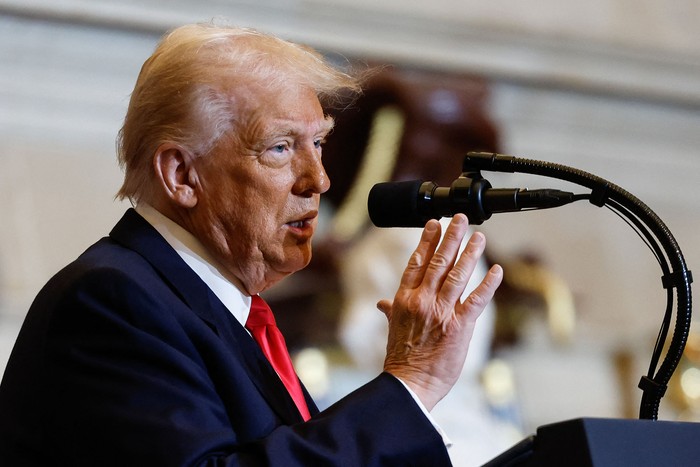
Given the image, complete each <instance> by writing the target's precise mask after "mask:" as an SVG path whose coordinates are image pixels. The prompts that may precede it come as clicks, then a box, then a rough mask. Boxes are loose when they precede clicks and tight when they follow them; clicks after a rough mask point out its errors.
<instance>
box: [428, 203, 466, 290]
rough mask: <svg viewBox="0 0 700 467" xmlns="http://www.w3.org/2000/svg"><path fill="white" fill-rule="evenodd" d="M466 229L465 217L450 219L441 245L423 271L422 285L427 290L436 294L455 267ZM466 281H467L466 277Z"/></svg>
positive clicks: (456, 216) (457, 216)
mask: <svg viewBox="0 0 700 467" xmlns="http://www.w3.org/2000/svg"><path fill="white" fill-rule="evenodd" d="M468 228H469V222H468V221H467V217H466V216H465V215H463V214H456V215H455V216H454V217H453V218H452V221H451V222H450V225H449V226H448V227H447V231H446V232H445V236H444V238H443V239H442V243H440V246H439V247H438V248H437V250H435V253H434V254H433V255H432V257H431V258H430V262H429V263H428V265H427V268H426V271H425V276H424V278H423V285H424V286H425V287H427V288H428V289H429V290H431V291H435V292H438V291H439V290H440V288H441V287H442V285H443V282H444V280H445V278H446V277H447V275H448V273H450V271H451V270H452V269H453V267H454V265H455V260H456V259H457V254H458V253H459V248H460V245H461V244H462V240H463V239H464V235H465V234H466V233H467V229H468ZM467 279H469V277H468V276H467ZM465 286H466V282H465Z"/></svg>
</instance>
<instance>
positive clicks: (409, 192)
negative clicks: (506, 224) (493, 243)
mask: <svg viewBox="0 0 700 467" xmlns="http://www.w3.org/2000/svg"><path fill="white" fill-rule="evenodd" d="M575 200H576V196H575V195H574V194H573V193H569V192H567V191H560V190H554V189H542V190H528V189H526V188H492V187H491V184H490V183H489V182H488V180H485V179H483V178H481V177H480V176H477V177H476V178H469V177H465V176H461V177H459V178H457V179H456V180H455V181H454V182H453V183H452V185H451V186H450V187H439V186H437V185H436V184H435V183H434V182H423V181H421V180H411V181H403V182H384V183H378V184H376V185H374V186H373V187H372V189H371V190H370V192H369V198H368V201H367V208H368V211H369V217H370V219H371V221H372V223H373V224H374V225H376V226H377V227H423V226H425V223H426V222H428V220H430V219H440V218H441V217H451V216H453V215H455V214H457V213H460V212H461V213H464V214H466V215H467V218H468V219H469V223H470V224H472V225H479V224H481V223H483V222H484V221H485V220H486V219H488V218H490V217H491V214H493V213H497V212H517V211H522V210H534V209H545V208H553V207H557V206H563V205H565V204H568V203H571V202H572V201H575Z"/></svg>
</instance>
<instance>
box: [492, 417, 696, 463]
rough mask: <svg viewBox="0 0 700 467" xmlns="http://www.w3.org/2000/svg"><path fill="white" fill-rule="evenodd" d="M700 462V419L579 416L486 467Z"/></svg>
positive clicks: (528, 440) (544, 428) (552, 426)
mask: <svg viewBox="0 0 700 467" xmlns="http://www.w3.org/2000/svg"><path fill="white" fill-rule="evenodd" d="M696 465H700V423H688V422H669V421H655V420H624V419H607V418H578V419H574V420H568V421H564V422H558V423H553V424H549V425H543V426H541V427H539V428H538V429H537V432H536V434H535V435H532V436H530V437H529V438H526V439H524V440H523V441H521V442H520V443H518V444H516V445H515V446H513V447H512V448H511V449H509V450H507V451H505V452H504V453H502V454H501V455H499V456H498V457H496V458H494V459H493V460H491V461H490V462H488V463H486V464H484V466H483V467H516V466H518V467H535V466H537V467H549V466H557V467H561V466H566V467H627V466H634V467H652V466H653V467H681V466H682V467H687V466H696Z"/></svg>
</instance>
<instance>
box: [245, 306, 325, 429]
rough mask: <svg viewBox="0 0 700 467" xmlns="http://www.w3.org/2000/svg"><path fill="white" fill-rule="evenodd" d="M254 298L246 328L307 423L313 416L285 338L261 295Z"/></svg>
mask: <svg viewBox="0 0 700 467" xmlns="http://www.w3.org/2000/svg"><path fill="white" fill-rule="evenodd" d="M252 298H253V303H252V304H251V305H250V314H249V315H248V320H247V321H246V323H245V327H246V329H248V331H250V333H251V334H252V336H253V338H254V339H255V341H256V342H257V343H258V345H259V346H260V348H261V349H262V351H263V353H264V354H265V357H267V359H268V360H269V361H270V363H271V364H272V367H273V368H274V369H275V371H276V372H277V374H278V375H279V377H280V379H281V380H282V382H283V383H284V385H285V387H286V388H287V391H289V394H290V395H291V396H292V399H294V403H295V404H296V406H297V408H298V409H299V412H300V413H301V416H302V417H303V418H304V420H305V421H306V420H308V419H310V418H311V415H310V414H309V408H308V407H307V405H306V400H305V399H304V393H303V391H302V390H301V383H299V378H298V377H297V374H296V372H295V371H294V366H292V359H291V358H290V357H289V352H288V351H287V344H285V342H284V337H283V336H282V333H281V332H280V330H279V328H278V327H277V324H276V323H275V317H274V316H273V315H272V310H270V307H269V306H268V304H267V303H265V300H263V299H262V298H260V296H259V295H254V296H253V297H252Z"/></svg>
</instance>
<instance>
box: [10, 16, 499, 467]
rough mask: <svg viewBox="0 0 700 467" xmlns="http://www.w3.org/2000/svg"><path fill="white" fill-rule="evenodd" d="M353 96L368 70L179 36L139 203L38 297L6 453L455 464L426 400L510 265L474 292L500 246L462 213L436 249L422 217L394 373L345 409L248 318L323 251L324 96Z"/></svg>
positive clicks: (250, 38) (158, 60)
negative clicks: (310, 385) (291, 371)
mask: <svg viewBox="0 0 700 467" xmlns="http://www.w3.org/2000/svg"><path fill="white" fill-rule="evenodd" d="M347 90H350V91H353V92H356V91H357V90H358V82H357V80H355V79H354V78H352V77H350V76H348V75H346V74H344V73H342V72H340V71H338V70H336V69H334V68H332V67H330V66H329V65H328V64H326V63H325V62H324V60H323V59H322V57H321V56H320V55H319V54H318V53H316V52H314V51H312V50H309V49H308V48H305V47H301V46H298V45H295V44H291V43H288V42H285V41H282V40H279V39H277V38H275V37H272V36H269V35H264V34H260V33H257V32H255V31H250V30H243V29H236V28H227V27H218V26H212V25H191V26H183V27H181V28H178V29H176V30H174V31H172V32H171V33H170V34H168V35H166V36H165V37H164V38H163V40H162V41H161V43H160V44H159V45H158V47H157V48H156V51H155V52H154V54H153V55H152V56H151V57H150V58H149V59H148V60H147V61H146V63H145V64H144V66H143V68H142V70H141V73H140V75H139V78H138V81H137V83H136V87H135V89H134V92H133V94H132V97H131V101H130V105H129V109H128V111H127V115H126V118H125V121H124V126H123V127H122V130H121V132H120V137H119V160H120V163H121V165H122V167H123V168H124V170H125V180H124V184H123V186H122V188H121V190H120V192H119V196H121V197H125V198H129V199H130V200H131V201H132V202H133V203H134V205H135V206H136V207H135V209H129V210H128V211H127V212H126V213H125V215H124V217H123V218H122V219H121V220H120V221H119V222H118V223H117V225H116V226H115V227H114V229H113V230H112V231H111V232H110V235H109V237H106V238H103V239H101V240H100V241H98V242H97V243H96V244H95V245H93V246H92V247H90V248H89V249H88V250H87V251H86V252H85V253H83V254H82V255H81V256H80V257H79V258H78V259H77V260H76V261H74V262H73V263H71V264H70V265H68V266H67V267H66V268H64V269H63V270H62V271H60V272H59V273H58V274H57V275H56V276H54V277H53V278H52V279H51V280H50V281H49V283H48V284H47V285H46V286H45V287H44V289H43V290H42V291H41V292H40V293H39V295H38V296H37V298H36V300H35V302H34V304H33V305H32V307H31V309H30V311H29V313H28V315H27V318H26V320H25V324H24V325H23V328H22V331H21V332H20V335H19V337H18V340H17V343H16V345H15V348H14V350H13V353H12V356H11V358H10V361H9V363H8V366H7V370H6V372H5V375H4V377H3V381H2V385H1V386H0V465H8V466H25V465H26V466H35V465H42V466H43V465H67V466H110V465H114V466H127V465H128V466H132V465H166V466H171V465H172V466H180V465H182V466H184V465H188V466H189V465H212V466H213V465H282V466H295V465H300V466H302V465H307V466H308V465H346V466H350V465H357V466H372V465H392V466H393V465H449V458H448V456H447V451H446V441H445V438H443V437H442V436H441V433H440V432H439V427H436V426H435V425H434V423H432V421H431V419H430V415H429V412H430V410H431V409H432V408H433V407H434V406H435V404H436V403H437V402H438V401H439V400H440V399H441V398H442V397H443V396H444V395H445V394H447V392H449V390H450V388H451V387H452V385H453V384H454V382H455V380H456V378H457V376H458V375H459V373H460V370H461V367H462V365H463V363H464V358H465V356H466V353H467V348H468V345H469V340H470V337H471V333H472V330H473V327H474V325H475V321H476V319H477V317H478V316H479V314H480V313H481V311H482V310H483V308H484V307H485V306H486V304H487V303H488V301H489V300H490V299H491V297H492V295H493V293H494V291H495V289H496V288H497V287H498V285H499V283H500V281H501V277H502V271H501V269H500V268H499V267H497V266H496V267H494V268H493V269H492V270H491V271H490V272H489V273H488V274H487V275H486V278H485V279H484V280H483V282H482V283H481V284H480V285H479V286H478V287H477V288H476V289H475V291H474V292H473V293H472V294H470V295H469V297H468V298H467V299H466V300H465V301H464V302H460V299H459V297H460V295H461V294H462V291H463V290H464V288H465V286H466V284H467V281H468V279H469V277H470V275H471V272H472V271H473V269H474V267H475V265H476V262H477V260H478V258H479V257H480V255H481V253H482V252H483V248H484V238H483V235H481V234H475V235H473V236H472V237H471V239H470V240H469V243H468V245H467V247H466V248H465V252H464V253H463V254H461V255H459V257H458V248H459V244H460V242H461V240H462V238H463V237H464V235H465V233H466V231H467V227H468V223H467V219H466V218H465V217H464V216H461V215H458V216H456V217H455V218H454V219H453V221H452V223H451V224H450V226H449V227H448V228H447V231H446V233H445V239H444V241H443V242H442V243H441V244H439V245H438V243H439V238H440V233H441V232H440V226H439V223H438V222H436V221H431V222H429V223H428V224H427V225H426V227H425V229H424V232H423V235H422V237H421V240H420V243H419V245H418V247H417V248H416V251H415V253H414V254H413V255H412V256H411V258H410V259H409V262H408V266H407V268H406V271H405V273H404V276H403V278H402V279H401V282H400V284H399V288H398V291H397V293H396V296H395V297H394V299H393V300H382V301H380V302H379V304H378V307H379V309H380V310H381V311H382V312H384V313H385V315H386V316H387V319H388V322H389V329H390V332H389V340H388V344H387V357H386V361H385V366H384V371H383V372H382V373H381V374H380V375H379V376H378V377H377V378H376V379H375V380H373V381H371V382H370V383H368V384H367V385H365V386H363V387H361V388H360V389H358V390H357V391H355V392H353V393H352V394H350V395H348V396H347V397H345V398H344V399H342V400H341V401H339V402H338V403H336V404H334V405H333V406H331V407H330V408H329V409H327V410H325V411H323V412H320V413H319V412H318V409H317V408H316V406H315V405H314V403H313V401H312V400H311V399H310V397H309V395H308V393H307V392H306V391H305V390H304V389H303V386H300V384H299V381H298V379H297V378H296V377H294V378H292V379H293V381H291V382H289V380H288V379H285V376H284V372H283V371H282V370H279V369H276V368H277V367H276V368H273V367H272V366H271V364H270V362H271V361H272V360H273V359H272V358H270V357H269V356H266V355H265V354H264V353H263V350H262V347H261V346H260V345H258V343H256V341H255V340H254V339H253V337H254V336H255V332H254V331H251V332H250V333H249V332H248V331H247V330H246V328H245V326H246V324H247V323H248V322H249V320H248V315H249V313H251V311H250V310H251V304H252V307H253V309H255V307H256V306H257V305H256V304H257V303H259V302H260V299H259V298H258V294H259V293H260V292H262V291H264V290H266V289H268V288H269V287H270V286H272V285H273V284H275V283H276V282H278V281H279V280H281V279H282V278H284V277H286V276H288V275H289V274H292V273H293V272H295V271H298V270H299V269H301V268H303V267H305V266H306V265H307V264H308V262H309V260H310V257H311V238H312V235H313V233H314V230H315V227H316V223H317V219H318V208H319V197H320V194H321V193H323V192H325V191H326V190H327V189H328V187H329V180H328V177H327V175H326V173H325V171H324V168H323V165H322V163H321V144H322V142H323V140H324V138H325V137H326V136H327V134H328V133H329V132H330V131H331V128H332V125H333V122H332V120H331V119H330V118H328V117H327V116H326V115H324V111H323V108H322V106H321V102H324V103H326V102H329V101H330V100H332V99H333V98H334V97H336V96H338V95H339V94H340V93H341V92H345V91H347ZM251 334H252V336H251ZM256 339H257V337H256ZM288 384H291V386H292V387H293V388H290V386H289V385H288ZM294 388H296V389H294Z"/></svg>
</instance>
